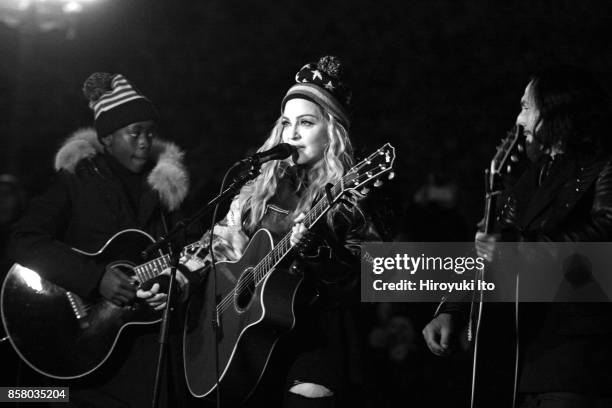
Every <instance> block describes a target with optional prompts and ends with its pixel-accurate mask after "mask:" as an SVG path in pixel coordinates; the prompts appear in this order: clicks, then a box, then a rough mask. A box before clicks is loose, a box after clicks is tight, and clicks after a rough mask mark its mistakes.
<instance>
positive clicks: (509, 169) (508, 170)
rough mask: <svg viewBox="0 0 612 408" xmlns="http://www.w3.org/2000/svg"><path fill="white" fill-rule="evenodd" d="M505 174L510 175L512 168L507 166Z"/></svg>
mask: <svg viewBox="0 0 612 408" xmlns="http://www.w3.org/2000/svg"><path fill="white" fill-rule="evenodd" d="M506 172H507V173H508V174H510V173H512V166H511V165H508V166H507V167H506Z"/></svg>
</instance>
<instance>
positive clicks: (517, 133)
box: [489, 126, 523, 177]
mask: <svg viewBox="0 0 612 408" xmlns="http://www.w3.org/2000/svg"><path fill="white" fill-rule="evenodd" d="M522 136H523V127H522V126H515V128H514V129H513V130H512V131H510V132H508V134H507V135H506V137H505V138H503V139H502V141H501V143H500V145H499V146H497V150H496V152H495V156H493V160H491V167H490V169H489V175H490V176H491V177H496V176H497V175H500V174H502V173H503V172H504V167H505V166H506V164H507V163H508V160H509V159H510V156H511V155H512V153H513V152H514V150H515V148H516V147H517V145H518V142H519V140H520V139H521V137H522Z"/></svg>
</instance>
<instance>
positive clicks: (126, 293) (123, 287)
mask: <svg viewBox="0 0 612 408" xmlns="http://www.w3.org/2000/svg"><path fill="white" fill-rule="evenodd" d="M169 273H170V270H169V269H167V270H166V271H164V272H163V273H162V274H164V275H168V274H169ZM176 280H177V282H178V284H179V287H180V289H181V291H182V293H187V292H188V291H187V290H186V289H187V285H188V281H187V278H185V276H184V275H183V274H182V273H181V272H180V271H177V272H176ZM138 285H139V283H138V281H137V280H135V279H134V278H130V277H128V276H127V275H126V274H124V273H123V272H121V271H120V270H119V269H116V268H114V267H112V266H110V265H108V266H107V267H106V271H105V272H104V276H103V277H102V280H101V281H100V287H99V292H100V294H101V295H102V297H104V298H105V299H106V300H108V301H110V302H111V303H113V304H115V305H117V306H124V305H126V304H129V303H131V302H133V301H134V299H135V298H136V297H137V298H138V299H141V300H144V301H145V302H147V303H148V304H149V306H150V307H151V308H153V309H155V310H162V309H163V308H164V307H166V299H167V297H168V295H167V294H165V293H159V289H160V285H159V283H155V284H153V286H152V287H151V288H150V289H148V290H143V289H141V288H138ZM137 288H138V289H137Z"/></svg>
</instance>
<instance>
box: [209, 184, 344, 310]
mask: <svg viewBox="0 0 612 408" xmlns="http://www.w3.org/2000/svg"><path fill="white" fill-rule="evenodd" d="M343 179H344V177H343V178H342V179H341V180H343ZM340 185H341V183H340V182H338V183H336V185H335V186H333V187H332V192H334V193H335V191H334V190H341V188H340ZM330 204H331V203H330ZM324 207H325V200H323V199H320V200H319V201H317V203H316V204H315V205H314V206H313V208H312V209H311V210H310V211H309V212H308V214H307V215H306V217H305V219H304V224H305V225H307V228H310V226H312V224H313V223H314V222H315V221H316V220H317V219H318V218H319V217H321V216H322V215H323V214H324V213H325V212H326V211H327V210H328V209H329V208H330V205H328V208H324ZM317 213H318V214H317ZM290 237H291V234H290V233H287V234H286V235H285V236H284V237H283V239H282V240H281V241H279V243H278V244H277V245H276V246H275V247H274V248H273V249H272V250H271V251H270V253H269V254H268V255H267V256H265V257H264V258H263V259H262V260H261V261H260V262H259V263H258V264H257V265H256V266H255V267H254V268H253V269H252V270H251V271H249V272H247V273H246V274H245V277H244V279H242V280H241V281H240V283H239V284H238V285H237V286H236V287H235V288H234V290H232V291H231V292H229V293H228V294H227V295H226V296H225V297H224V298H223V300H222V301H221V302H219V304H218V305H217V313H218V314H222V313H223V312H225V311H226V310H227V309H228V308H229V306H230V305H231V304H232V303H233V297H234V296H236V295H238V296H240V295H241V294H242V293H244V289H245V288H246V287H248V286H250V285H251V283H255V282H256V283H255V287H257V286H258V285H259V284H260V283H261V282H262V281H263V280H264V279H265V277H266V276H267V275H268V274H269V273H270V272H271V271H272V269H273V268H274V267H275V266H276V265H277V264H278V262H280V261H281V260H282V258H284V257H285V256H286V255H287V253H288V252H289V250H290V249H291V244H290ZM276 257H278V260H276V261H272V262H271V261H270V258H276ZM260 275H261V276H260Z"/></svg>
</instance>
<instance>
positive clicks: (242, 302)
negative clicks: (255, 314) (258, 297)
mask: <svg viewBox="0 0 612 408" xmlns="http://www.w3.org/2000/svg"><path fill="white" fill-rule="evenodd" d="M248 272H249V270H247V271H245V273H243V274H242V276H240V279H238V283H237V284H236V289H235V291H234V302H235V304H236V309H238V311H243V310H244V309H246V308H247V307H249V305H250V304H251V300H253V295H254V293H255V282H254V281H253V279H252V278H253V277H252V276H251V274H249V273H248Z"/></svg>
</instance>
